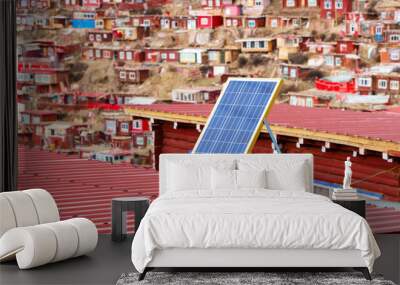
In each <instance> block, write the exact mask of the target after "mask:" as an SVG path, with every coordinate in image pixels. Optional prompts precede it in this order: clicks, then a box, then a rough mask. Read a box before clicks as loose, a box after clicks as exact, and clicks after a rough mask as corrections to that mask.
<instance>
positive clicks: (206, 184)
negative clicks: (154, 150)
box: [167, 160, 235, 191]
mask: <svg viewBox="0 0 400 285" xmlns="http://www.w3.org/2000/svg"><path fill="white" fill-rule="evenodd" d="M211 168H216V169H235V161H233V160H227V161H224V160H220V161H215V162H214V163H210V164H204V163H196V161H194V162H193V161H191V160H182V161H174V162H169V163H168V180H167V189H168V191H185V190H193V189H196V190H202V189H207V190H209V189H211Z"/></svg>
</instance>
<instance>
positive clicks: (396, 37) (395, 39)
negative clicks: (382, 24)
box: [389, 35, 400, 42]
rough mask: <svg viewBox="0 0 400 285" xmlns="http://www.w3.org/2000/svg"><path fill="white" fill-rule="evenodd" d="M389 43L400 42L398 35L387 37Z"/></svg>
mask: <svg viewBox="0 0 400 285" xmlns="http://www.w3.org/2000/svg"><path fill="white" fill-rule="evenodd" d="M389 41H390V42H398V41H400V35H390V36H389Z"/></svg>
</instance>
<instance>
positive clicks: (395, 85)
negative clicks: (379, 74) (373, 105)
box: [390, 80, 399, 90]
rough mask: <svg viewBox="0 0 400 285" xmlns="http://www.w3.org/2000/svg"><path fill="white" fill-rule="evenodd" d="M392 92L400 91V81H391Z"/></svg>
mask: <svg viewBox="0 0 400 285" xmlns="http://www.w3.org/2000/svg"><path fill="white" fill-rule="evenodd" d="M390 90H399V81H398V80H391V81H390Z"/></svg>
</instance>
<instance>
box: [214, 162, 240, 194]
mask: <svg viewBox="0 0 400 285" xmlns="http://www.w3.org/2000/svg"><path fill="white" fill-rule="evenodd" d="M211 189H212V190H222V189H224V190H229V191H232V190H235V189H236V170H232V169H218V168H214V167H213V168H211Z"/></svg>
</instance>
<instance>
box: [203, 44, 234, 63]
mask: <svg viewBox="0 0 400 285" xmlns="http://www.w3.org/2000/svg"><path fill="white" fill-rule="evenodd" d="M239 54H240V49H239V48H237V47H224V48H210V49H208V50H207V57H208V63H209V64H229V63H232V62H234V61H236V59H237V58H238V57H239Z"/></svg>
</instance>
